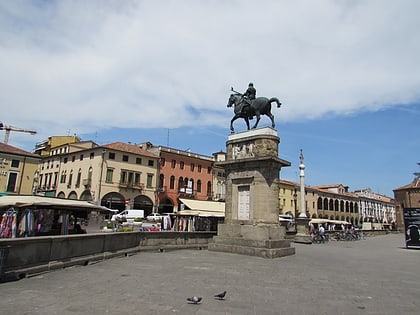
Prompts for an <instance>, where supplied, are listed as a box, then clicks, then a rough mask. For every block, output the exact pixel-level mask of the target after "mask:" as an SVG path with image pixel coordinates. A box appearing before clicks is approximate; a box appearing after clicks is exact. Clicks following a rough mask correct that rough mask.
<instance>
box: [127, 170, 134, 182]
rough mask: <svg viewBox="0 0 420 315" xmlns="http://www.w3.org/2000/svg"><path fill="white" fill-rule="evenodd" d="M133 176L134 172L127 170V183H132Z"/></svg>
mask: <svg viewBox="0 0 420 315" xmlns="http://www.w3.org/2000/svg"><path fill="white" fill-rule="evenodd" d="M133 178H134V173H133V172H129V173H128V183H129V184H133Z"/></svg>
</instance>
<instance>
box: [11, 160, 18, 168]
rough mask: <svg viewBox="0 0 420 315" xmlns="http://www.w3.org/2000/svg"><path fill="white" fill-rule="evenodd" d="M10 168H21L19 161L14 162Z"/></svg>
mask: <svg viewBox="0 0 420 315" xmlns="http://www.w3.org/2000/svg"><path fill="white" fill-rule="evenodd" d="M10 167H16V168H18V167H19V160H12V163H11V164H10Z"/></svg>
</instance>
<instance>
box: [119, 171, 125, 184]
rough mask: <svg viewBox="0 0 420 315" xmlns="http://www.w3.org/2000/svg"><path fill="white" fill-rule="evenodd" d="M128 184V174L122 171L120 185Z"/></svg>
mask: <svg viewBox="0 0 420 315" xmlns="http://www.w3.org/2000/svg"><path fill="white" fill-rule="evenodd" d="M126 182H127V172H126V171H121V176H120V183H126Z"/></svg>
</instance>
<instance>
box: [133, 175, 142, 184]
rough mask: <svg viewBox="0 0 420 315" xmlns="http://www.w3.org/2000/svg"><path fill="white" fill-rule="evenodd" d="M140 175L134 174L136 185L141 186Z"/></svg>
mask: <svg viewBox="0 0 420 315" xmlns="http://www.w3.org/2000/svg"><path fill="white" fill-rule="evenodd" d="M140 175H141V174H140V173H135V174H134V184H135V185H140Z"/></svg>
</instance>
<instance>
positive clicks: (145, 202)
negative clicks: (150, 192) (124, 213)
mask: <svg viewBox="0 0 420 315" xmlns="http://www.w3.org/2000/svg"><path fill="white" fill-rule="evenodd" d="M133 208H134V209H142V210H144V216H145V217H146V216H148V215H149V214H151V213H152V212H153V201H152V200H151V199H150V198H149V197H147V196H145V195H140V196H137V197H135V198H134V204H133Z"/></svg>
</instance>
